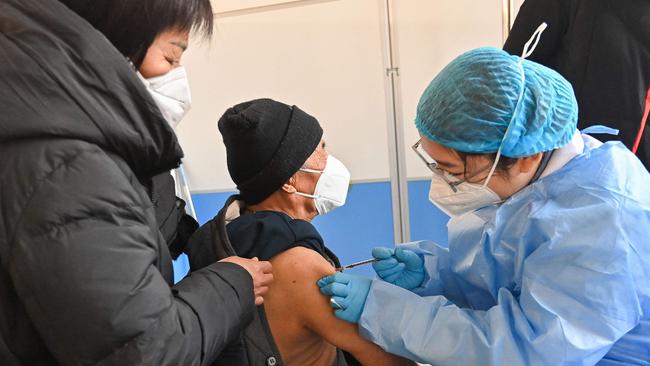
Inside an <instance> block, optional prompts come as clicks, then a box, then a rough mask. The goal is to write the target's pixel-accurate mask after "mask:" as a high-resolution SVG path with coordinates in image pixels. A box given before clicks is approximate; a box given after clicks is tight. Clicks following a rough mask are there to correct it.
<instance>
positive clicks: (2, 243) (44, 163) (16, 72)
mask: <svg viewBox="0 0 650 366" xmlns="http://www.w3.org/2000/svg"><path fill="white" fill-rule="evenodd" d="M64 3H65V5H64ZM71 10H72V11H71ZM211 25H212V11H211V9H210V5H209V1H208V0H185V1H183V0H139V1H132V0H120V1H116V0H113V1H108V0H100V1H87V0H84V1H78V0H63V1H62V2H59V1H54V0H0V187H1V188H0V189H1V190H0V364H1V365H9V366H13V365H52V364H64V365H72V364H74V365H77V364H105V365H136V364H137V365H142V364H146V365H203V364H209V363H210V362H211V361H212V360H213V359H214V358H215V357H216V356H217V355H218V353H219V352H220V350H221V349H222V347H223V346H224V345H225V344H227V343H228V342H229V341H230V340H232V339H233V337H234V336H236V335H237V334H238V333H239V331H240V330H241V329H242V328H243V327H245V326H246V325H247V324H248V322H249V321H250V319H251V316H252V312H253V311H254V303H255V302H258V303H259V302H261V301H262V298H261V297H260V296H261V295H263V294H264V289H265V286H266V285H267V284H268V282H269V281H270V280H271V278H272V276H271V275H270V273H269V272H270V265H269V264H268V263H265V262H256V261H253V260H245V259H241V258H229V259H227V260H226V262H224V261H222V262H219V263H213V264H210V265H208V266H207V267H205V268H203V269H201V270H198V271H196V272H194V273H192V274H191V275H190V276H189V277H188V278H186V279H185V280H183V281H181V282H180V283H179V284H177V285H175V286H173V285H172V283H173V278H172V265H171V255H170V251H169V249H168V246H167V244H168V241H169V238H167V237H163V235H162V234H161V232H160V230H159V226H160V223H159V222H158V221H157V220H156V208H155V207H154V206H157V205H155V203H156V199H155V198H153V197H151V193H152V192H151V191H152V178H153V177H154V176H157V175H159V174H161V173H164V172H168V171H169V170H170V169H172V168H174V167H176V166H178V164H179V162H180V159H181V157H182V151H181V149H180V147H179V145H178V142H177V140H176V136H175V134H174V132H173V130H172V128H171V127H170V126H169V123H170V122H172V121H173V118H170V116H174V115H175V114H174V113H173V107H172V108H170V109H169V110H166V109H165V108H166V107H165V102H164V101H161V100H160V98H159V97H160V96H156V95H155V94H156V93H157V92H162V93H164V92H165V91H164V89H165V88H158V86H156V85H153V84H155V83H154V82H160V81H161V79H155V77H157V76H161V77H163V81H164V79H165V75H166V74H165V73H163V74H161V75H154V74H149V76H145V74H146V73H147V71H146V70H145V69H143V68H142V66H143V64H144V63H145V61H146V58H147V57H148V56H147V54H148V51H150V50H152V49H154V50H155V41H159V40H160V36H161V35H163V34H164V33H165V32H168V31H174V32H176V33H182V32H183V31H185V32H186V33H188V32H189V31H190V30H193V29H194V30H199V31H204V33H206V34H209V33H210V29H211ZM175 43H178V42H175ZM177 46H178V45H177ZM180 48H182V47H180ZM118 51H119V52H118ZM177 52H178V51H177ZM162 53H163V54H165V52H162ZM172 53H173V52H172ZM181 54H182V52H181ZM159 56H160V55H159ZM179 59H180V57H177V59H173V58H170V59H169V60H168V61H169V64H170V67H171V68H172V69H173V68H176V67H177V66H178V65H174V64H173V63H174V62H178V61H179ZM129 61H130V62H129ZM159 65H160V63H159ZM137 70H139V71H140V73H141V74H142V75H140V76H139V75H138V74H137V73H136V71H137ZM164 84H165V85H170V84H167V83H164ZM172 84H173V85H177V86H178V84H174V83H172ZM175 88H176V87H175ZM173 89H174V88H173ZM175 90H176V91H174V92H172V96H173V95H177V94H178V93H177V92H178V89H177V88H176V89H175ZM174 93H177V94H174ZM181 94H182V93H181ZM163 96H164V95H163ZM170 111H171V112H170ZM164 199H165V200H172V201H173V198H168V195H166V196H165V198H164ZM227 262H230V263H227Z"/></svg>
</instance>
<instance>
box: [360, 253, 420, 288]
mask: <svg viewBox="0 0 650 366" xmlns="http://www.w3.org/2000/svg"><path fill="white" fill-rule="evenodd" d="M372 256H373V257H375V258H377V259H379V261H377V262H375V263H373V264H372V268H374V269H375V272H377V275H378V276H379V277H380V278H381V279H382V280H384V281H386V282H388V283H392V284H393V285H396V286H399V287H401V288H405V289H407V290H413V289H414V288H417V287H420V285H422V281H424V260H423V259H422V257H420V256H419V255H418V254H416V253H415V252H413V251H412V250H408V249H403V248H400V247H397V248H395V249H393V248H383V247H376V248H373V249H372Z"/></svg>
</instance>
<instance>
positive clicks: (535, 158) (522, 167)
mask: <svg viewBox="0 0 650 366" xmlns="http://www.w3.org/2000/svg"><path fill="white" fill-rule="evenodd" d="M543 156H544V153H537V154H535V155H531V156H526V157H525V158H520V159H519V161H517V166H518V170H519V172H520V173H529V172H531V171H532V170H535V169H537V167H538V166H539V163H540V161H542V157H543Z"/></svg>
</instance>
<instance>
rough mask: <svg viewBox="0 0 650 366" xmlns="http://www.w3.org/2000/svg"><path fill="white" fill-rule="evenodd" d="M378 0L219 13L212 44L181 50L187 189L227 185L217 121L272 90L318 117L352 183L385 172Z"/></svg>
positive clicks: (229, 184) (181, 129) (382, 175)
mask: <svg viewBox="0 0 650 366" xmlns="http://www.w3.org/2000/svg"><path fill="white" fill-rule="evenodd" d="M379 16H380V13H379V4H378V1H377V0H347V1H332V2H314V3H308V5H304V4H303V5H301V6H297V7H283V8H277V9H273V10H271V11H263V12H246V13H242V14H241V15H236V16H230V17H223V18H219V19H217V27H216V32H215V36H214V38H213V41H212V43H211V44H210V45H193V47H192V48H191V49H190V50H189V51H188V54H187V55H186V56H185V59H184V64H185V66H186V67H187V69H188V73H189V77H190V83H191V87H192V93H193V107H192V110H191V111H190V113H189V115H188V116H187V117H186V119H185V120H184V121H183V123H181V125H180V127H179V129H178V134H179V138H180V141H181V144H182V146H183V148H184V150H185V154H186V158H185V167H186V171H187V173H188V176H189V181H190V185H191V189H192V190H193V191H213V190H224V189H232V188H234V184H233V183H232V182H231V180H230V178H229V176H228V173H227V168H226V158H225V149H224V147H223V143H222V141H221V135H220V134H219V133H218V131H217V127H216V122H217V120H218V119H219V117H220V116H221V115H222V113H223V112H224V111H225V109H226V108H228V107H230V106H232V105H233V104H236V103H238V102H242V101H245V100H248V99H253V98H258V97H272V98H274V99H277V100H280V101H283V102H286V103H290V104H296V105H298V106H300V107H301V108H302V109H304V110H305V111H307V112H309V113H311V114H313V115H314V116H316V117H317V118H318V119H319V121H320V122H321V124H322V126H323V128H324V129H325V137H326V139H327V140H328V146H329V150H330V151H331V152H332V153H333V154H335V155H337V156H339V158H340V159H341V160H342V161H344V162H345V163H346V164H347V165H348V167H349V168H350V170H351V171H352V178H353V179H354V180H370V179H388V175H389V172H388V160H387V159H388V152H387V149H386V141H387V132H386V131H387V127H386V126H387V121H386V105H385V103H386V102H385V100H386V99H385V92H384V75H385V71H384V66H383V58H382V44H381V39H382V38H381V27H380V19H379Z"/></svg>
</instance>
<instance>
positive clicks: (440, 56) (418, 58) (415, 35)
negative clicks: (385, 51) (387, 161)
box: [394, 0, 503, 178]
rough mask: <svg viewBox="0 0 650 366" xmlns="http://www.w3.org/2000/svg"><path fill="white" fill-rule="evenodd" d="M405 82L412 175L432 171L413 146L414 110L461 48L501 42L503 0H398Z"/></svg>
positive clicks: (405, 114)
mask: <svg viewBox="0 0 650 366" xmlns="http://www.w3.org/2000/svg"><path fill="white" fill-rule="evenodd" d="M394 4H395V5H394V9H395V15H394V19H395V21H396V22H397V34H396V36H397V42H398V52H399V59H398V63H399V68H400V80H401V83H402V101H403V119H404V130H405V134H404V135H405V139H406V141H405V145H406V150H407V151H405V154H406V163H407V174H408V177H409V178H419V177H429V176H430V175H431V172H430V171H429V170H428V169H427V168H426V167H425V166H424V164H422V161H421V160H419V158H418V157H417V156H416V155H415V154H414V153H413V152H412V150H411V148H410V146H411V145H413V143H415V141H417V139H418V138H419V135H418V133H417V130H416V128H415V123H414V121H415V110H416V106H417V103H418V100H419V98H420V95H421V94H422V92H423V91H424V89H425V88H426V86H427V85H428V84H429V82H430V81H431V79H433V77H434V76H435V75H436V74H437V73H438V72H439V71H440V70H442V68H443V67H444V66H445V65H446V64H448V63H449V62H450V61H451V60H453V59H454V58H455V57H456V56H458V55H460V54H461V53H462V52H465V51H468V50H470V49H472V48H476V47H481V46H494V47H501V45H502V38H503V37H502V28H501V26H502V23H501V19H502V18H501V0H489V1H488V0H481V1H476V0H409V1H395V2H394Z"/></svg>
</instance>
